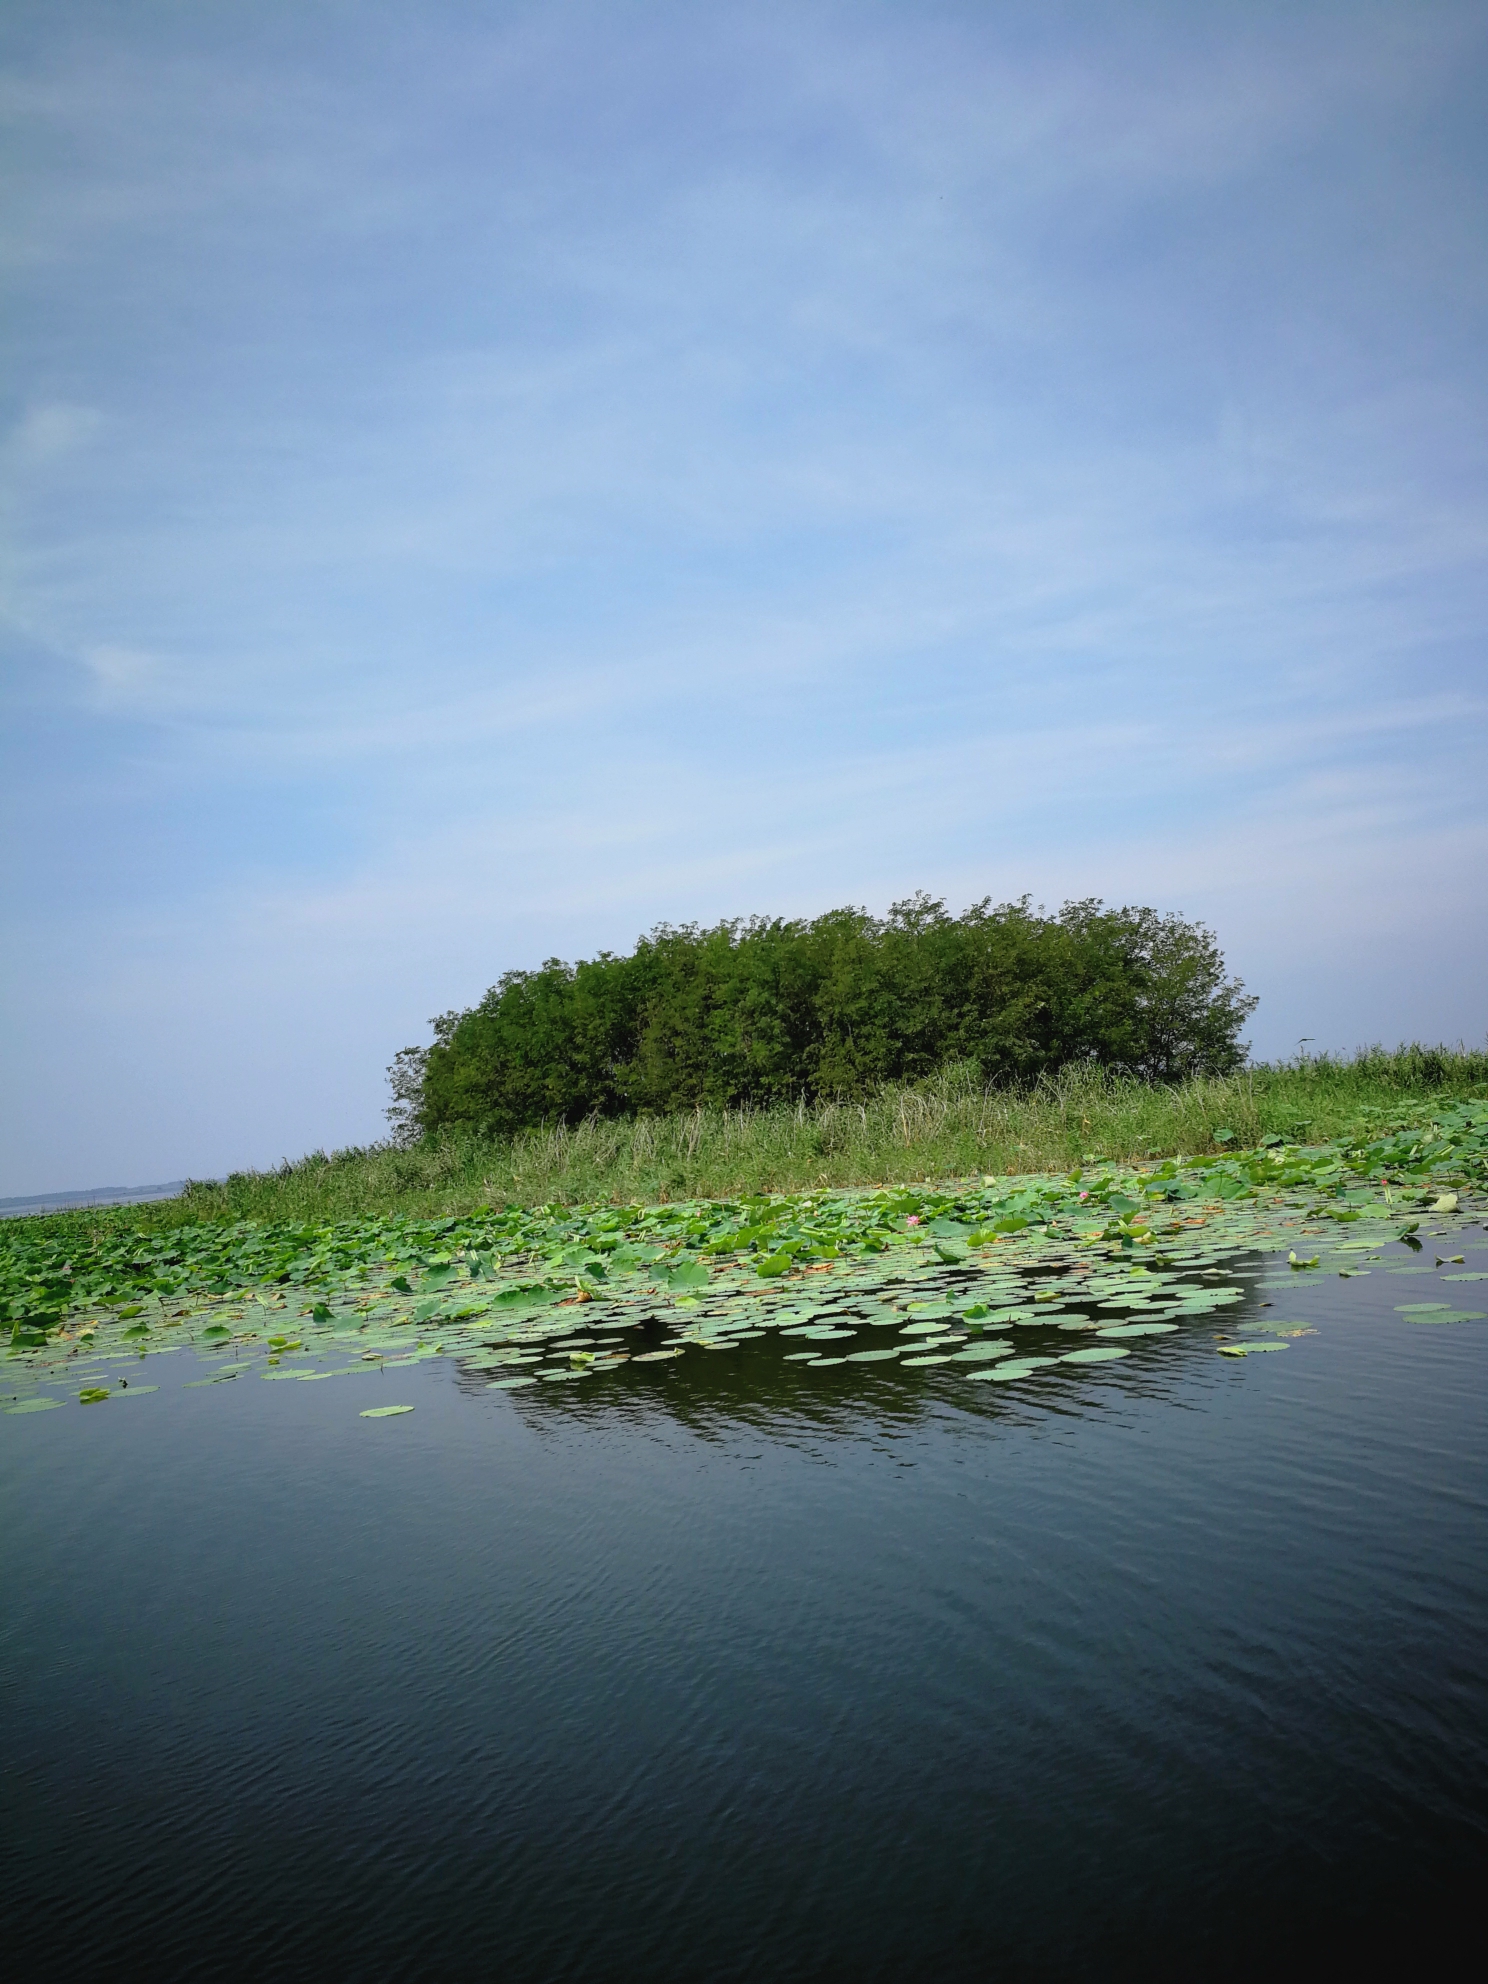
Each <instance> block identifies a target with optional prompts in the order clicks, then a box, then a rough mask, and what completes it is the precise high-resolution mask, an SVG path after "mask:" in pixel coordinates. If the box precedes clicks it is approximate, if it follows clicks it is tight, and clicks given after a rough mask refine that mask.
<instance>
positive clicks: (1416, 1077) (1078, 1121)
mask: <svg viewBox="0 0 1488 1984" xmlns="http://www.w3.org/2000/svg"><path fill="white" fill-rule="evenodd" d="M1475 1091H1476V1092H1482V1093H1485V1094H1488V1053H1485V1052H1476V1051H1472V1050H1468V1049H1446V1048H1423V1047H1419V1046H1412V1047H1403V1048H1400V1049H1398V1050H1396V1051H1394V1052H1387V1051H1386V1050H1384V1049H1383V1048H1369V1049H1366V1050H1364V1051H1363V1052H1361V1053H1359V1054H1357V1055H1355V1056H1354V1057H1353V1058H1352V1059H1349V1060H1341V1059H1332V1058H1330V1057H1328V1056H1319V1057H1316V1058H1308V1059H1304V1060H1300V1061H1295V1062H1290V1063H1286V1064H1283V1065H1269V1066H1258V1067H1253V1068H1250V1069H1247V1070H1245V1071H1243V1072H1242V1073H1240V1074H1237V1075H1231V1076H1224V1077H1216V1078H1208V1079H1199V1080H1194V1081H1189V1082H1183V1083H1177V1084H1173V1085H1158V1084H1153V1083H1147V1082H1139V1081H1131V1080H1125V1079H1122V1078H1119V1077H1115V1076H1111V1075H1108V1074H1106V1073H1105V1072H1104V1071H1103V1070H1101V1069H1099V1068H1089V1067H1085V1068H1070V1069H1066V1070H1065V1071H1064V1072H1063V1073H1062V1074H1060V1075H1058V1076H1056V1077H1052V1078H1046V1079H1044V1080H1042V1081H1040V1082H1038V1083H1037V1084H1035V1085H1033V1086H1031V1087H1028V1088H1023V1089H1008V1088H997V1089H988V1088H985V1087H983V1086H982V1084H981V1083H980V1082H979V1081H977V1080H976V1079H975V1076H974V1071H972V1070H968V1069H964V1068H963V1069H949V1070H947V1071H946V1072H945V1073H943V1074H942V1075H941V1076H939V1077H937V1078H936V1079H934V1080H932V1081H929V1082H925V1083H921V1084H919V1085H917V1086H915V1087H892V1088H884V1089H881V1090H880V1091H879V1092H878V1093H877V1094H876V1095H874V1096H872V1097H871V1098H870V1099H868V1100H866V1101H863V1102H816V1103H807V1102H805V1101H802V1102H801V1103H799V1104H797V1105H796V1106H795V1107H794V1108H772V1109H730V1110H710V1109H694V1110H691V1111H688V1112H687V1113H685V1114H681V1115H675V1116H663V1117H652V1116H638V1117H627V1118H621V1119H615V1120H601V1119H598V1118H590V1119H589V1120H587V1121H584V1122H581V1123H578V1124H576V1125H566V1124H561V1123H560V1124H556V1125H554V1126H552V1127H551V1128H545V1129H541V1130H532V1131H528V1132H526V1133H524V1134H523V1135H520V1136H518V1137H514V1138H511V1139H503V1140H493V1139H488V1138H483V1137H479V1136H474V1135H469V1134H466V1135H444V1136H440V1137H438V1138H434V1139H430V1140H428V1141H426V1142H424V1143H421V1144H418V1145H416V1146H415V1147H413V1148H412V1149H406V1150H405V1149H398V1148H396V1147H395V1146H393V1145H391V1144H375V1145H372V1146H370V1147H368V1148H366V1149H360V1150H343V1151H337V1152H335V1153H334V1154H333V1155H327V1154H326V1153H325V1152H323V1151H322V1152H316V1153H313V1154H312V1155H310V1156H308V1157H304V1158H301V1159H300V1160H299V1161H298V1162H296V1163H286V1164H284V1165H281V1166H280V1167H279V1168H278V1169H277V1170H273V1171H257V1172H238V1173H235V1174H234V1175H233V1176H232V1177H230V1178H229V1179H227V1181H226V1182H225V1183H223V1184H192V1185H190V1186H189V1187H188V1188H187V1191H186V1193H185V1194H184V1195H183V1197H182V1198H180V1199H178V1200H175V1201H172V1202H170V1203H169V1204H168V1205H162V1206H160V1207H158V1208H154V1209H152V1211H151V1216H150V1218H149V1221H148V1223H150V1224H157V1223H169V1224H175V1223H177V1222H178V1221H180V1220H183V1219H276V1220H280V1219H282V1220H304V1221H311V1222H316V1223H320V1222H324V1221H328V1220H333V1219H343V1218H356V1217H360V1216H366V1215H369V1214H382V1215H385V1214H388V1213H393V1212H403V1213H407V1214H410V1215H418V1216H419V1217H425V1218H427V1217H431V1216H438V1215H440V1214H445V1213H458V1212H465V1211H469V1210H470V1209H471V1208H473V1207H475V1206H478V1205H500V1204H503V1203H506V1204H513V1203H517V1204H549V1203H553V1204H580V1203H592V1202H595V1201H599V1200H613V1201H616V1202H620V1203H625V1204H635V1203H658V1202H663V1201H666V1200H668V1199H672V1200H675V1199H692V1198H735V1197H742V1196H744V1195H747V1194H750V1193H760V1192H779V1191H802V1190H807V1189H811V1188H813V1187H834V1186H835V1187H844V1186H854V1185H881V1184H898V1183H905V1182H919V1181H921V1180H924V1179H926V1178H949V1177H961V1176H965V1175H967V1174H968V1173H971V1172H977V1173H989V1172H995V1173H997V1174H1000V1175H1001V1174H1013V1173H1017V1172H1024V1171H1067V1170H1069V1169H1070V1168H1072V1167H1073V1166H1074V1165H1075V1164H1078V1163H1080V1162H1081V1161H1082V1160H1091V1159H1114V1160H1117V1161H1119V1162H1123V1163H1132V1162H1142V1161H1145V1160H1150V1159H1160V1158H1164V1157H1175V1156H1180V1155H1181V1156H1198V1155H1202V1154H1204V1153H1207V1152H1212V1151H1215V1150H1223V1149H1232V1150H1233V1149H1242V1148H1245V1147H1246V1146H1250V1145H1255V1144H1258V1143H1260V1142H1261V1141H1262V1140H1263V1139H1264V1138H1265V1137H1268V1136H1279V1137H1282V1138H1284V1139H1286V1140H1287V1141H1288V1142H1295V1143H1312V1144H1316V1143H1328V1142H1332V1141H1334V1140H1335V1139H1338V1138H1340V1137H1345V1136H1347V1135H1348V1134H1350V1133H1351V1132H1352V1131H1354V1130H1355V1129H1358V1128H1361V1127H1363V1126H1364V1125H1366V1124H1367V1125H1368V1126H1370V1127H1371V1128H1377V1127H1382V1126H1384V1125H1386V1124H1387V1123H1390V1122H1397V1121H1398V1122H1401V1123H1405V1122H1410V1121H1415V1120H1419V1119H1420V1118H1422V1117H1423V1116H1429V1114H1430V1110H1431V1106H1432V1103H1433V1100H1434V1099H1438V1098H1442V1097H1446V1096H1453V1097H1457V1096H1462V1095H1466V1094H1471V1093H1474V1092H1475ZM142 1211H143V1209H142V1208H133V1209H131V1213H132V1216H133V1217H135V1218H136V1219H138V1217H139V1215H140V1213H141V1212H142Z"/></svg>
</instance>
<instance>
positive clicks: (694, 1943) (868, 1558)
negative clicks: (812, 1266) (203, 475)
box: [0, 1236, 1488, 1984]
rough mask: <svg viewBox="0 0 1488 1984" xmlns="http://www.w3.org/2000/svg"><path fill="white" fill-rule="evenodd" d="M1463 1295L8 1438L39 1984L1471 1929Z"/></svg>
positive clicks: (13, 1753)
mask: <svg viewBox="0 0 1488 1984" xmlns="http://www.w3.org/2000/svg"><path fill="white" fill-rule="evenodd" d="M1468 1237H1469V1238H1470V1236H1468ZM1467 1252H1468V1267H1469V1269H1471V1268H1472V1267H1474V1266H1476V1267H1478V1268H1483V1267H1488V1256H1485V1253H1484V1250H1483V1249H1482V1247H1481V1246H1479V1247H1478V1248H1477V1249H1476V1251H1474V1249H1473V1248H1472V1247H1471V1246H1469V1247H1468V1249H1467ZM1428 1260H1429V1256H1428ZM1390 1262H1391V1264H1392V1265H1396V1266H1398V1265H1401V1264H1402V1263H1405V1264H1408V1263H1409V1257H1408V1256H1406V1255H1405V1254H1404V1253H1403V1250H1399V1249H1395V1250H1392V1251H1391V1255H1390ZM1258 1264H1259V1263H1258V1262H1257V1261H1252V1262H1251V1263H1250V1265H1251V1266H1252V1267H1255V1266H1257V1265H1258ZM1241 1265H1242V1266H1244V1265H1245V1263H1241ZM1300 1280H1301V1278H1300V1277H1299V1282H1300ZM1485 1286H1488V1284H1485ZM1423 1289H1424V1291H1425V1294H1424V1296H1422V1297H1421V1299H1422V1300H1425V1299H1429V1298H1430V1297H1431V1296H1432V1295H1433V1294H1434V1293H1435V1292H1436V1290H1435V1285H1434V1283H1433V1280H1432V1279H1431V1278H1430V1276H1429V1275H1422V1276H1421V1278H1419V1279H1417V1280H1414V1281H1412V1280H1409V1279H1405V1278H1402V1277H1400V1276H1397V1275H1393V1274H1387V1273H1385V1272H1376V1273H1373V1274H1371V1275H1368V1276H1364V1277H1360V1278H1358V1279H1353V1280H1348V1281H1344V1280H1340V1279H1339V1278H1337V1277H1336V1276H1329V1277H1327V1278H1323V1277H1320V1276H1312V1277H1309V1278H1307V1281H1306V1286H1305V1287H1301V1286H1299V1288H1298V1290H1297V1292H1296V1293H1295V1295H1294V1294H1293V1293H1292V1292H1291V1291H1290V1290H1289V1291H1288V1296H1287V1299H1286V1302H1285V1313H1286V1315H1287V1316H1288V1317H1289V1318H1293V1319H1295V1320H1297V1321H1299V1322H1305V1323H1308V1324H1312V1325H1315V1326H1316V1334H1314V1335H1310V1336H1305V1337H1298V1338H1295V1339H1293V1340H1291V1341H1290V1342H1289V1344H1288V1346H1287V1348H1286V1350H1285V1351H1284V1353H1281V1354H1272V1355H1265V1356H1260V1355H1250V1356H1247V1357H1245V1358H1243V1359H1240V1358H1233V1359H1232V1358H1225V1357H1221V1356H1219V1355H1218V1354H1217V1348H1216V1336H1217V1334H1218V1333H1219V1332H1220V1331H1221V1330H1225V1331H1227V1332H1228V1333H1230V1337H1231V1340H1232V1341H1233V1340H1234V1336H1233V1332H1234V1331H1235V1329H1236V1328H1237V1327H1243V1324H1244V1320H1245V1317H1246V1316H1247V1315H1249V1316H1251V1317H1252V1318H1253V1317H1254V1316H1255V1315H1257V1314H1258V1313H1259V1311H1258V1309H1257V1308H1256V1306H1255V1305H1256V1304H1257V1303H1258V1302H1259V1300H1260V1299H1261V1295H1260V1291H1259V1290H1258V1289H1257V1288H1255V1287H1253V1286H1252V1288H1251V1292H1250V1294H1249V1295H1248V1296H1247V1298H1246V1307H1245V1309H1244V1310H1243V1311H1234V1310H1232V1311H1230V1312H1229V1313H1228V1314H1227V1315H1226V1317H1225V1318H1224V1320H1223V1322H1222V1323H1221V1322H1217V1321H1216V1320H1215V1319H1214V1318H1205V1319H1199V1320H1196V1321H1193V1322H1192V1323H1186V1324H1185V1326H1184V1327H1183V1328H1182V1329H1181V1330H1179V1331H1176V1332H1175V1333H1173V1334H1170V1335H1165V1336H1163V1335H1157V1336H1153V1337H1150V1338H1147V1339H1144V1340H1142V1341H1141V1342H1140V1343H1139V1344H1137V1345H1136V1346H1135V1347H1134V1349H1133V1352H1132V1354H1131V1355H1130V1356H1129V1357H1128V1358H1127V1359H1126V1360H1125V1361H1122V1362H1120V1363H1110V1364H1103V1365H1092V1366H1090V1367H1089V1368H1086V1369H1079V1370H1070V1369H1068V1368H1065V1369H1062V1370H1059V1371H1057V1372H1054V1373H1052V1374H1050V1373H1043V1372H1040V1373H1038V1374H1036V1375H1035V1376H1034V1377H1032V1378H1030V1379H1027V1380H1025V1381H1024V1382H1023V1383H1022V1384H1021V1385H1016V1386H1014V1385H1009V1386H999V1385H993V1384H977V1385H970V1384H967V1383H966V1382H964V1378H963V1376H962V1375H961V1374H957V1373H953V1372H951V1371H948V1370H947V1369H945V1368H936V1367H930V1368H926V1369H923V1370H916V1369H908V1368H904V1367H901V1366H895V1367H893V1368H886V1367H885V1366H883V1365H875V1364H872V1363H867V1364H861V1363H860V1364H852V1363H845V1364H841V1365H835V1366H823V1367H822V1368H809V1369H803V1368H802V1365H801V1363H800V1362H799V1361H796V1362H788V1361H787V1353H788V1352H790V1350H791V1348H792V1345H791V1343H790V1341H789V1340H788V1339H784V1338H781V1337H780V1336H778V1335H766V1336H762V1337H759V1338H753V1339H750V1340H746V1341H741V1342H740V1343H738V1344H737V1345H736V1346H735V1347H733V1348H732V1349H729V1350H727V1351H724V1352H713V1353H710V1352H707V1351H701V1352H698V1351H694V1352H690V1353H689V1354H688V1355H687V1356H686V1357H685V1358H678V1359H674V1360H671V1361H660V1362H657V1363H653V1364H649V1365H646V1366H641V1365H637V1364H634V1363H633V1364H630V1365H628V1366H625V1367H624V1368H622V1369H620V1370H618V1371H616V1372H614V1373H613V1374H612V1375H610V1376H609V1377H607V1378H605V1379H604V1380H603V1381H595V1382H594V1383H593V1384H592V1385H589V1386H586V1385H581V1384H573V1385H561V1384H559V1385H552V1386H543V1385H535V1386H532V1387H530V1388H529V1389H524V1390H510V1391H509V1390H502V1389H499V1388H497V1387H496V1384H495V1382H494V1380H495V1375H496V1374H495V1373H493V1372H488V1371H478V1370H470V1369H465V1370H458V1369H456V1368H455V1367H454V1366H453V1365H452V1364H450V1363H449V1362H448V1361H445V1360H442V1359H435V1360H433V1361H430V1362H427V1363H423V1364H421V1365H418V1366H415V1367H410V1368H405V1369H397V1370H382V1371H378V1372H376V1373H373V1374H369V1375H368V1377H367V1378H366V1379H365V1380H348V1381H347V1382H346V1383H344V1384H343V1383H327V1384H299V1385H295V1384H289V1385H284V1384H279V1385H267V1384H262V1383H259V1382H257V1380H256V1379H250V1378H248V1377H245V1378H244V1379H243V1380H241V1381H239V1382H234V1383H219V1384H215V1385H212V1386H210V1387H206V1388H203V1387H201V1386H200V1385H197V1384H191V1383H190V1382H189V1381H191V1380H194V1379H196V1378H198V1377H199V1367H198V1365H197V1362H196V1360H195V1359H194V1358H193V1357H191V1356H190V1355H189V1354H179V1353H178V1354H175V1355H172V1356H169V1357H167V1356H157V1357H154V1358H152V1359H151V1361H150V1366H149V1377H150V1379H151V1381H152V1383H154V1384H156V1385H158V1386H159V1390H158V1391H157V1392H156V1393H154V1394H153V1395H152V1396H151V1397H149V1398H148V1399H140V1400H139V1401H138V1402H132V1401H127V1400H126V1399H125V1398H123V1397H121V1396H116V1397H115V1398H113V1399H111V1400H110V1401H109V1402H108V1403H107V1405H106V1406H104V1407H103V1408H101V1409H99V1410H92V1409H86V1410H76V1409H74V1410H70V1411H67V1412H61V1411H56V1412H49V1413H38V1414H37V1415H35V1416H33V1417H15V1418H7V1419H5V1420H4V1421H3V1422H0V1436H3V1437H0V1468H3V1470H4V1483H5V1491H6V1492H5V1508H6V1511H7V1515H6V1521H5V1524H4V1527H3V1533H0V1578H3V1590H4V1593H5V1619H4V1637H3V1662H4V1665H3V1680H4V1687H5V1702H6V1716H5V1721H6V1737H5V1783H6V1796H5V1800H4V1805H5V1817H4V1826H5V1849H6V1866H7V1872H8V1883H7V1885H8V1890H9V1897H10V1907H9V1909H8V1911H7V1914H8V1918H9V1919H8V1922H7V1935H6V1942H7V1946H8V1947H9V1948H10V1949H11V1951H12V1962H14V1963H15V1964H17V1966H18V1967H19V1969H23V1970H24V1972H25V1973H26V1974H27V1975H28V1976H29V1977H43V1976H45V1977H51V1976H56V1977H69V1978H74V1979H75V1978H79V1977H84V1976H100V1977H101V1976H105V1975H110V1976H111V1975H114V1974H117V1973H120V1972H125V1971H131V1970H132V1971H137V1972H141V1973H143V1972H145V1971H146V1970H147V1969H148V1971H150V1972H152V1973H155V1974H159V1975H163V1976H166V1977H170V1978H172V1979H176V1978H196V1977H201V1978H207V1977H215V1976H220V1975H229V1974H247V1975H254V1976H263V1977H273V1978H300V1977H304V1978H317V1979H324V1978H326V1977H335V1978H368V1979H401V1978H424V1977H439V1978H451V1977H454V1978H465V1977H471V1978H475V1977H482V1978H484V1977H500V1978H502V1979H504V1980H526V1979H564V1978H576V1979H588V1978H595V1979H608V1978H625V1977H631V1976H636V1977H639V1976H645V1977H646V1978H648V1979H652V1980H657V1984H662V1981H663V1980H671V1979H677V1980H683V1979H687V1980H691V1979H710V1980H712V1979H733V1978H739V1979H744V1978H769V1979H772V1980H794V1979H803V1980H804V1979H820V1978H833V1979H835V1978H838V1977H841V1978H844V1979H848V1978H852V1979H877V1978H884V1979H890V1978H894V1979H904V1978H906V1977H908V1978H919V1977H934V1978H936V1979H941V1980H945V1979H952V1980H959V1979H963V1978H965V1979H973V1978H975V1979H984V1978H998V1979H1004V1978H1005V1979H1020V1978H1030V1979H1033V1978H1049V1979H1060V1978H1066V1977H1067V1978H1091V1977H1128V1976H1129V1977H1133V1978H1135V1977H1138V1976H1141V1977H1148V1978H1150V1977H1153V1976H1174V1977H1179V1976H1194V1975H1201V1974H1202V1975H1204V1976H1206V1977H1213V1976H1216V1975H1220V1976H1228V1975H1235V1976H1245V1975H1254V1974H1255V1973H1256V1971H1257V1969H1258V1968H1259V1966H1260V1965H1262V1964H1264V1963H1272V1962H1274V1961H1276V1960H1277V1959H1278V1958H1282V1959H1285V1960H1288V1961H1290V1962H1291V1963H1292V1964H1293V1965H1296V1964H1297V1963H1298V1962H1300V1961H1302V1960H1304V1959H1305V1960H1307V1961H1317V1962H1319V1963H1323V1962H1326V1963H1327V1964H1328V1966H1329V1967H1330V1968H1334V1967H1336V1966H1338V1965H1339V1964H1343V1963H1350V1962H1352V1963H1364V1962H1367V1963H1369V1964H1371V1966H1373V1965H1375V1964H1377V1963H1379V1962H1380V1961H1381V1960H1383V1958H1384V1957H1385V1955H1386V1954H1391V1955H1398V1956H1402V1957H1413V1958H1415V1959H1419V1958H1420V1957H1421V1956H1422V1955H1423V1954H1424V1953H1425V1952H1426V1951H1428V1950H1429V1949H1432V1948H1434V1947H1435V1946H1436V1944H1437V1943H1438V1942H1439V1941H1440V1940H1442V1939H1444V1938H1446V1937H1448V1936H1449V1935H1451V1934H1456V1935H1458V1936H1463V1935H1474V1936H1480V1935H1481V1931H1479V1930H1477V1929H1476V1927H1475V1917H1476V1914H1477V1910H1478V1905H1479V1897H1480V1893H1481V1887H1482V1877H1483V1869H1484V1849H1485V1844H1488V1549H1485V1525H1484V1518H1485V1513H1488V1444H1485V1433H1488V1323H1481V1322H1464V1323H1460V1324H1456V1325H1454V1326H1451V1327H1444V1328H1423V1327H1420V1326H1418V1325H1414V1324H1412V1323H1410V1322H1409V1321H1408V1320H1407V1319H1406V1318H1405V1317H1404V1316H1403V1315H1402V1314H1400V1313H1399V1311H1398V1308H1397V1305H1398V1304H1400V1303H1403V1302H1406V1301H1409V1300H1411V1299H1412V1297H1413V1296H1414V1295H1419V1294H1420V1291H1421V1290H1423ZM1469 1292H1471V1293H1474V1294H1476V1293H1477V1290H1476V1289H1473V1290H1471V1291H1466V1290H1463V1291H1457V1293H1458V1295H1459V1297H1460V1296H1461V1295H1464V1294H1466V1293H1469ZM1279 1312H1280V1311H1279V1310H1278V1313H1279ZM374 1399H376V1400H377V1401H387V1402H396V1403H404V1404H411V1405H413V1406H414V1407H415V1408H416V1409H415V1410H414V1411H413V1412H412V1413H409V1414H405V1415H402V1416H399V1417H393V1418H387V1419H381V1420H369V1419H366V1418H364V1417H362V1416H361V1413H362V1411H363V1410H364V1409H365V1408H366V1407H367V1406H368V1405H369V1404H370V1403H372V1402H373V1400H374Z"/></svg>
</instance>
